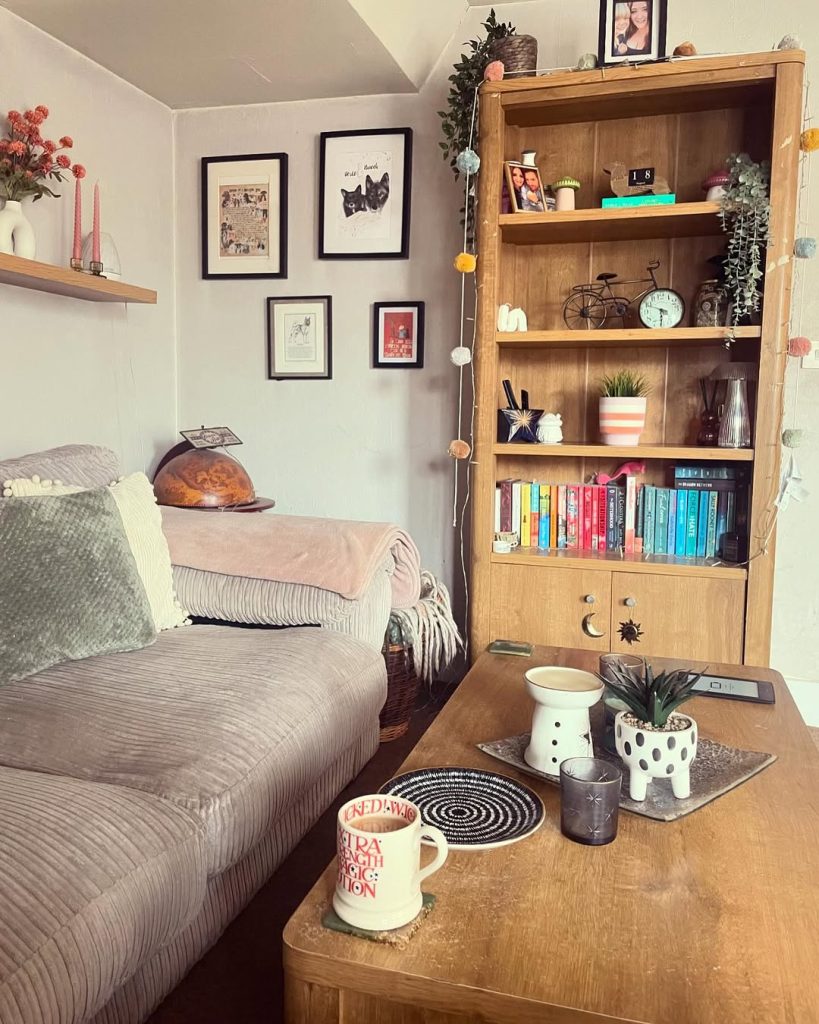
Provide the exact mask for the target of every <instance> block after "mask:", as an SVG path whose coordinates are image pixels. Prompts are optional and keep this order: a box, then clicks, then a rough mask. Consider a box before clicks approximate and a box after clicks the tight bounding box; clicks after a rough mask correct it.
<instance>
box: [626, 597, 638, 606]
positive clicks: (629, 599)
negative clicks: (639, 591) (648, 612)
mask: <svg viewBox="0 0 819 1024" xmlns="http://www.w3.org/2000/svg"><path fill="white" fill-rule="evenodd" d="M623 604H624V605H625V606H626V608H634V607H635V606H636V604H637V600H636V598H633V597H627V598H626V599H625V601H623Z"/></svg>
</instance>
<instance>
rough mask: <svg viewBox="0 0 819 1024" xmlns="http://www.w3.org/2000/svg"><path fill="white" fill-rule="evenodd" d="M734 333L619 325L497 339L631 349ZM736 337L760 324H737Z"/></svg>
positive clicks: (755, 331)
mask: <svg viewBox="0 0 819 1024" xmlns="http://www.w3.org/2000/svg"><path fill="white" fill-rule="evenodd" d="M730 334H731V331H730V330H729V328H727V327H674V328H657V329H648V328H645V327H644V328H634V329H631V328H618V329H612V330H609V329H605V330H597V331H571V330H569V329H568V328H563V329H561V330H558V331H517V332H513V333H511V334H504V333H503V332H501V331H499V332H498V333H497V335H496V337H495V340H496V341H497V343H498V344H499V345H502V346H504V347H506V348H513V349H514V348H583V347H585V346H587V345H589V346H591V345H607V346H609V347H615V346H617V345H627V346H628V347H629V348H633V347H636V346H649V345H685V344H697V345H712V344H713V345H723V344H725V341H726V339H727V338H728V337H729V335H730ZM733 336H734V337H735V338H737V339H739V338H759V337H761V336H762V329H761V328H760V327H737V328H735V329H734V331H733Z"/></svg>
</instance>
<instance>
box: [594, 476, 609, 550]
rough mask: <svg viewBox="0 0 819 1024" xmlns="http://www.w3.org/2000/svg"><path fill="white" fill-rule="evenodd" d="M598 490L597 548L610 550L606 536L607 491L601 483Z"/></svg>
mask: <svg viewBox="0 0 819 1024" xmlns="http://www.w3.org/2000/svg"><path fill="white" fill-rule="evenodd" d="M596 490H597V550H598V551H606V550H608V544H607V537H606V532H607V531H606V525H607V515H608V513H607V507H608V504H607V501H608V499H607V492H606V488H605V487H603V485H602V484H599V485H598V486H597V488H596Z"/></svg>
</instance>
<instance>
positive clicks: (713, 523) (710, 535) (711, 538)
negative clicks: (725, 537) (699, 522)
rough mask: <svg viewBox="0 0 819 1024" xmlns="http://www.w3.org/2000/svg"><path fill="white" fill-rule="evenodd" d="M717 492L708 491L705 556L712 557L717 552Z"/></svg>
mask: <svg viewBox="0 0 819 1024" xmlns="http://www.w3.org/2000/svg"><path fill="white" fill-rule="evenodd" d="M718 501H719V494H717V492H716V491H709V492H708V531H707V533H706V537H705V557H706V558H714V557H715V556H716V553H717V505H718Z"/></svg>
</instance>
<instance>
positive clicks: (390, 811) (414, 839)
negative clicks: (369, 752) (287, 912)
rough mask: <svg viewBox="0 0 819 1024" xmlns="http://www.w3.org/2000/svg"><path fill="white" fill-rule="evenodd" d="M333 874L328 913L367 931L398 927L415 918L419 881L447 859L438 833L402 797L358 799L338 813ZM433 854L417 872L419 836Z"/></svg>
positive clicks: (419, 854)
mask: <svg viewBox="0 0 819 1024" xmlns="http://www.w3.org/2000/svg"><path fill="white" fill-rule="evenodd" d="M336 836H337V846H338V876H337V879H336V888H335V893H334V894H333V909H334V910H335V912H336V913H337V914H338V916H339V917H340V918H341V919H342V920H343V921H346V922H347V924H351V925H353V926H354V927H355V928H365V929H367V930H369V931H386V930H387V929H389V928H400V927H401V926H402V925H405V924H408V923H409V922H410V921H411V920H412V919H413V918H414V917H416V916H417V915H418V913H419V912H420V910H421V906H422V904H423V896H422V895H421V882H422V881H423V880H424V879H425V878H428V877H429V876H430V875H431V874H432V873H433V872H435V871H437V870H438V868H439V867H441V865H442V864H443V863H444V861H445V860H446V858H447V853H448V852H449V851H448V848H447V842H446V838H445V836H444V834H443V832H441V830H440V829H438V828H434V827H433V826H432V825H425V824H424V823H423V821H422V820H421V811H420V810H419V809H418V807H416V805H415V804H413V803H410V802H409V800H404V799H403V798H402V797H398V796H390V795H388V794H375V795H373V796H360V797H357V798H356V799H355V800H349V801H348V802H347V803H346V804H344V806H343V807H342V808H341V810H340V811H339V812H338V828H337V833H336ZM422 836H423V838H424V839H429V840H431V841H432V842H433V843H434V844H435V846H436V847H437V850H438V853H437V855H436V857H435V859H434V860H433V861H432V863H431V864H428V865H427V866H426V867H425V868H423V870H422V869H421V837H422Z"/></svg>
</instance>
